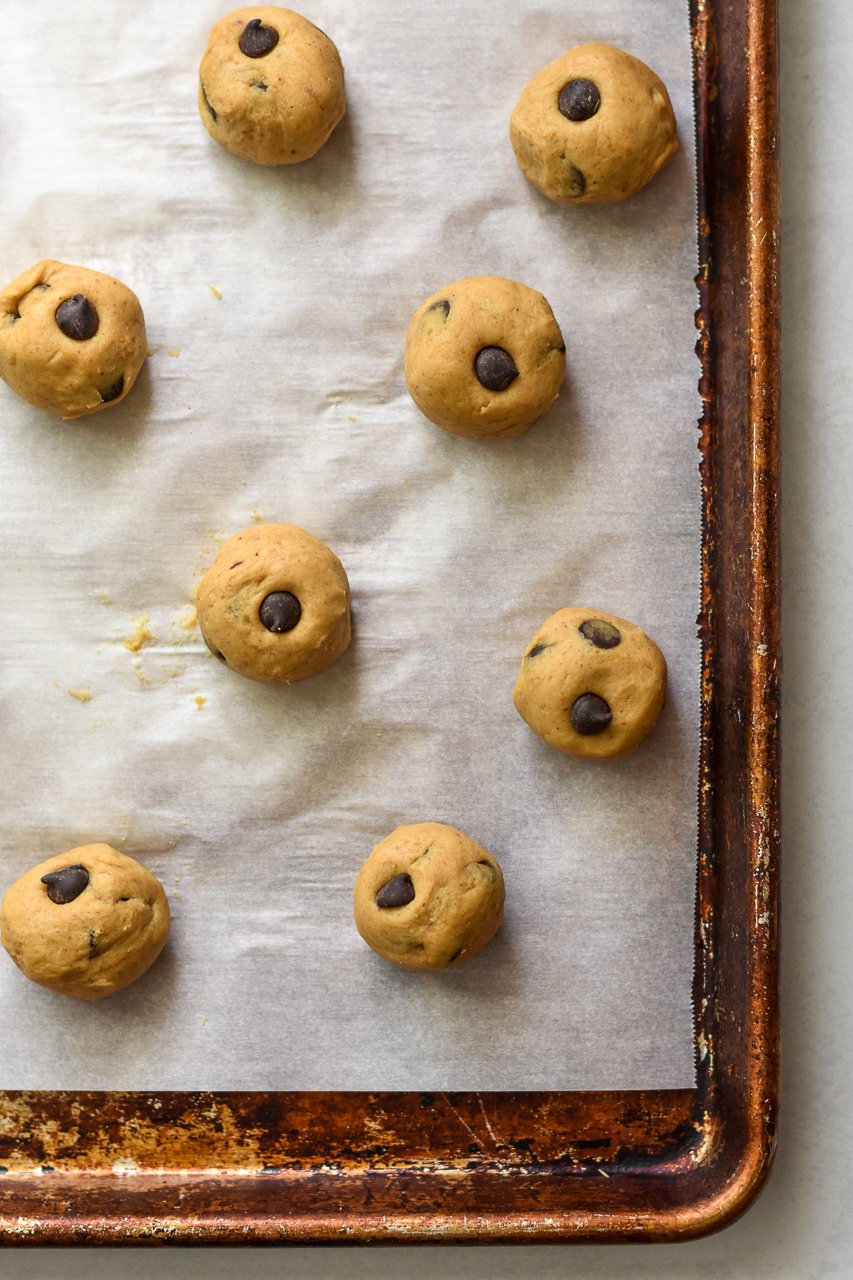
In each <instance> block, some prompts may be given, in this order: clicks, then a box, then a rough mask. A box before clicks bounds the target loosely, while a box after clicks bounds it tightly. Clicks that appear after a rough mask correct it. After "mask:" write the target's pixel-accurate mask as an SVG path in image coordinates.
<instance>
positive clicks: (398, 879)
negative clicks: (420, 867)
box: [376, 871, 415, 908]
mask: <svg viewBox="0 0 853 1280" xmlns="http://www.w3.org/2000/svg"><path fill="white" fill-rule="evenodd" d="M414 897H415V886H414V885H413V884H412V877H411V876H410V875H409V873H408V872H407V871H401V872H400V874H399V875H398V876H394V878H393V880H389V881H388V883H387V884H383V886H382V888H381V889H380V890H379V892H378V893H377V895H376V905H377V907H385V908H387V907H405V906H406V904H407V903H408V902H413V901H414Z"/></svg>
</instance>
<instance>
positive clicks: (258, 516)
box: [249, 507, 264, 524]
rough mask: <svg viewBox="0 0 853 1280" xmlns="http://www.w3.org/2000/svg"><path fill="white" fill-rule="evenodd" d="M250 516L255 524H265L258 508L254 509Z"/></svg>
mask: <svg viewBox="0 0 853 1280" xmlns="http://www.w3.org/2000/svg"><path fill="white" fill-rule="evenodd" d="M249 515H250V516H251V517H252V519H253V520H254V522H255V524H263V523H264V517H263V516H262V515H261V513H260V511H259V510H258V508H257V507H252V510H251V511H250V512H249Z"/></svg>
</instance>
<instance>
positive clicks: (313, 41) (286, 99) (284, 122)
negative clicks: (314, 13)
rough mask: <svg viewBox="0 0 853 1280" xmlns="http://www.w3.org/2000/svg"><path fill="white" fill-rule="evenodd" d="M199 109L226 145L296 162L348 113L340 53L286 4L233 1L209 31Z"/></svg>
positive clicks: (264, 160)
mask: <svg viewBox="0 0 853 1280" xmlns="http://www.w3.org/2000/svg"><path fill="white" fill-rule="evenodd" d="M198 109H199V113H200V114H201V118H202V120H203V122H204V127H205V128H206V129H207V132H208V133H209V134H210V136H211V137H212V138H215V139H216V141H217V142H219V143H221V145H222V146H223V147H225V149H226V150H227V151H233V152H234V154H235V155H238V156H242V157H243V158H244V160H253V161H254V163H255V164H266V165H275V164H298V163H299V162H300V161H301V160H308V159H310V158H311V156H313V155H315V154H316V152H318V151H319V150H320V148H321V147H322V146H323V144H324V143H325V142H327V141H328V139H329V136H330V134H331V132H332V130H333V129H334V128H335V125H337V124H338V123H339V122H340V121H341V120H342V119H343V117H344V114H345V113H346V109H347V108H346V98H345V96H344V69H343V67H342V65H341V59H340V55H339V54H338V51H337V49H336V48H335V46H334V45H333V44H332V41H331V40H330V39H329V37H328V36H327V35H325V34H324V33H323V32H322V31H320V30H319V28H318V27H315V26H314V24H313V23H311V22H308V20H307V19H306V18H301V17H300V16H299V14H298V13H294V12H293V11H292V10H291V9H280V8H279V7H278V6H277V5H256V6H254V7H253V8H251V9H235V10H234V11H233V12H232V13H229V14H226V16H225V17H224V18H221V19H220V21H219V22H217V23H216V25H215V27H214V28H213V30H212V31H211V33H210V38H209V40H208V42H207V48H206V49H205V51H204V57H203V58H202V60H201V67H200V68H199V86H198Z"/></svg>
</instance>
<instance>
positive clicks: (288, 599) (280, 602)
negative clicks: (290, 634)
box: [260, 591, 302, 635]
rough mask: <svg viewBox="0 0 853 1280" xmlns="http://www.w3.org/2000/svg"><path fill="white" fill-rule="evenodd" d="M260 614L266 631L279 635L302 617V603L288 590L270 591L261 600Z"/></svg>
mask: <svg viewBox="0 0 853 1280" xmlns="http://www.w3.org/2000/svg"><path fill="white" fill-rule="evenodd" d="M260 615H261V622H262V623H263V624H264V626H265V627H266V629H267V631H274V632H275V633H276V635H280V634H281V633H282V632H284V631H292V630H293V628H294V627H295V626H296V624H297V622H298V621H299V619H300V618H301V617H302V605H301V604H300V603H299V601H298V600H297V599H296V596H294V595H291V593H290V592H289V591H271V592H270V594H269V595H268V596H266V597H265V598H264V599H263V600H262V601H261V608H260Z"/></svg>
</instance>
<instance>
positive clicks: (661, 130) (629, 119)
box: [509, 44, 678, 204]
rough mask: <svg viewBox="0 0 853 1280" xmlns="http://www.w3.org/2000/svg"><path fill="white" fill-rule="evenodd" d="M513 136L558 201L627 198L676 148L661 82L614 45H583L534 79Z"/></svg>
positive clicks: (534, 175) (522, 158) (537, 180)
mask: <svg viewBox="0 0 853 1280" xmlns="http://www.w3.org/2000/svg"><path fill="white" fill-rule="evenodd" d="M509 136H510V140H511V142H512V146H513V150H514V151H515V158H516V160H517V161H518V164H519V167H520V168H521V170H522V172H523V173H524V174H525V176H526V177H528V178H529V179H530V181H531V182H532V183H533V185H534V186H535V187H538V188H539V190H540V191H542V192H543V193H544V194H545V195H546V196H548V197H549V198H550V199H551V200H556V201H557V203H558V204H611V203H613V202H615V201H617V200H625V199H626V198H627V197H628V196H632V195H634V193H635V192H636V191H639V190H640V188H641V187H644V186H645V185H646V183H647V182H649V181H651V179H652V178H653V177H654V176H655V174H656V173H657V172H658V170H659V169H662V168H663V166H664V165H665V164H666V163H667V161H668V160H670V159H671V158H672V156H674V155H675V152H676V151H677V149H678V141H677V139H676V136H675V116H674V115H673V112H672V105H671V103H670V101H669V94H668V93H667V91H666V88H665V86H664V84H663V82H662V81H661V80H660V79H659V78H658V77H657V76H656V75H655V73H654V71H652V70H651V69H650V68H649V67H647V66H646V64H645V63H644V62H640V61H639V59H637V58H633V57H632V56H631V54H630V53H624V52H623V51H622V50H621V49H614V48H613V47H612V45H609V44H581V45H577V46H576V47H575V48H574V49H570V50H569V52H568V53H565V54H563V56H562V58H558V59H557V60H556V62H552V63H551V64H550V66H547V67H546V68H545V70H544V71H540V72H539V74H538V75H537V76H534V77H533V79H532V80H531V81H530V83H529V84H528V85H527V86H526V87H525V89H524V91H523V93H522V95H521V97H520V98H519V100H518V103H517V105H516V108H515V110H514V111H513V113H512V118H511V120H510V124H509Z"/></svg>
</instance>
